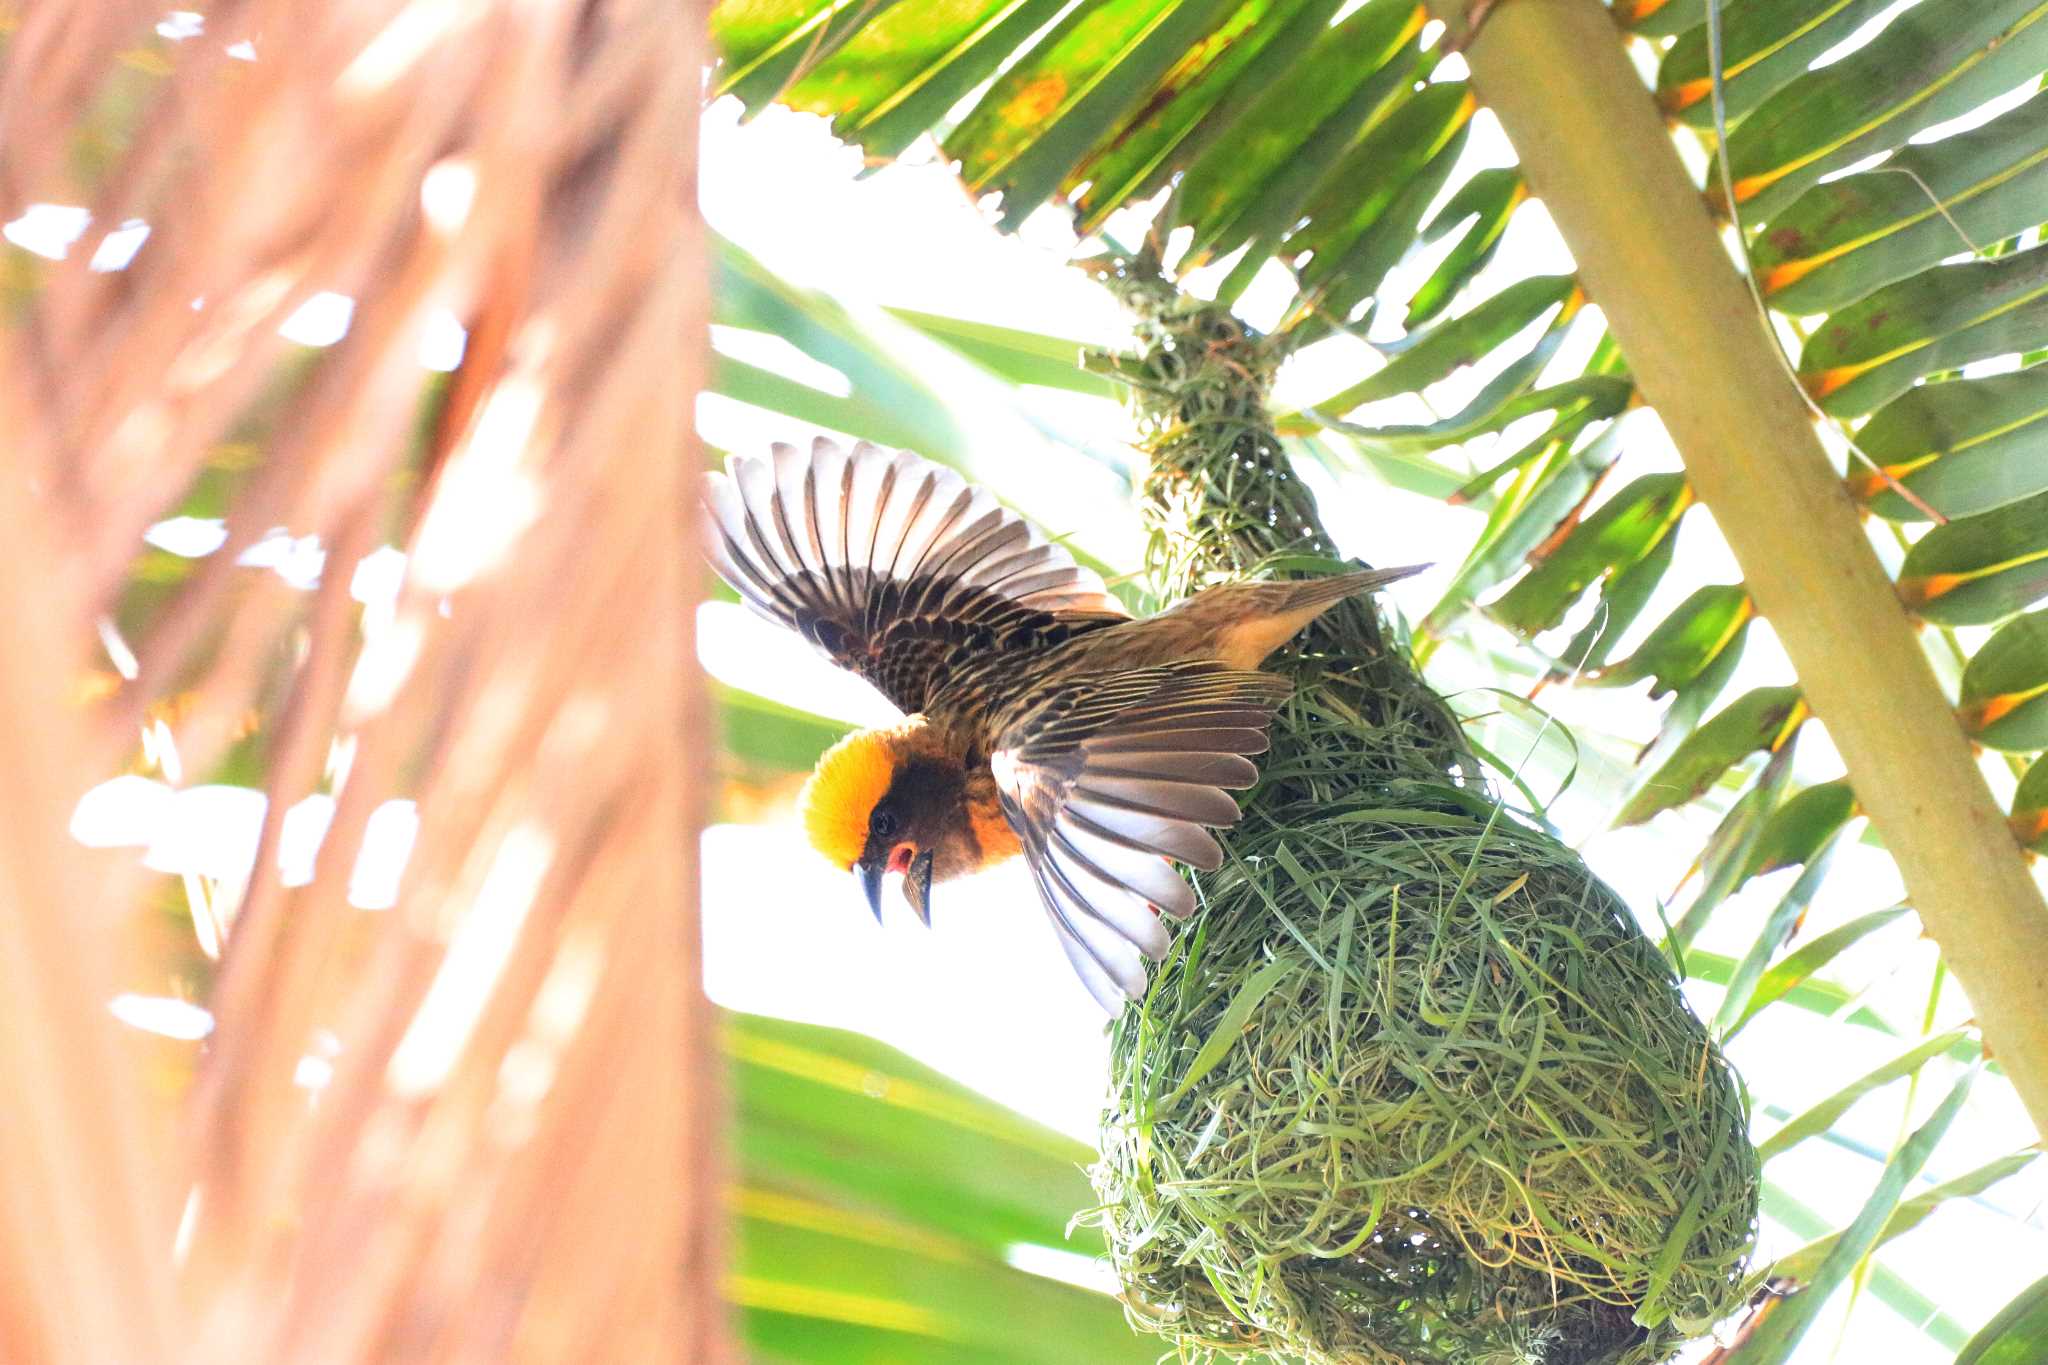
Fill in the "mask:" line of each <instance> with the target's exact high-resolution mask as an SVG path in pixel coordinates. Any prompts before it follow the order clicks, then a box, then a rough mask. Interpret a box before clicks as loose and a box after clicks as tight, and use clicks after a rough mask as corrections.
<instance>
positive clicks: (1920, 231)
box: [1749, 93, 2048, 314]
mask: <svg viewBox="0 0 2048 1365" xmlns="http://www.w3.org/2000/svg"><path fill="white" fill-rule="evenodd" d="M2044 119H2048V93H2042V94H2037V95H2035V96H2034V97H2033V98H2032V99H2030V100H2028V101H2027V102H2026V103H2024V104H2022V105H2020V106H2019V107H2018V108H2016V109H2012V110H2009V111H2008V112H2006V113H2005V114H2002V115H2000V116H1999V117H1998V118H1996V119H1993V120H1992V121H1991V122H1990V123H1987V124H1985V125H1984V126H1983V127H1981V128H1973V129H1971V130H1970V131H1969V132H1966V133H1960V134H1958V135H1956V136H1955V137H1951V138H1944V139H1942V140H1941V141H1940V142H1935V143H1930V144H1928V145H1926V146H1918V147H1903V148H1901V149H1900V150H1899V151H1898V153H1897V154H1896V155H1894V156H1893V157H1892V158H1891V159H1890V160H1888V161H1886V162H1885V163H1884V164H1883V165H1882V166H1879V167H1876V168H1875V169H1872V170H1868V171H1864V172H1862V173H1861V174H1858V175H1851V176H1845V177H1843V178H1842V179H1840V180H1835V181H1830V182H1829V183H1828V184H1825V185H1815V186H1814V187H1813V188H1812V189H1810V190H1808V191H1807V192H1806V193H1805V194H1803V195H1801V196H1800V197H1799V198H1798V199H1797V200H1796V201H1795V202H1794V203H1793V204H1792V205H1791V206H1790V207H1789V208H1787V209H1786V210H1785V211H1784V212H1783V213H1780V214H1777V215H1776V216H1775V217H1773V218H1772V219H1771V221H1770V223H1769V225H1768V226H1767V227H1766V228H1765V229H1764V231H1763V232H1762V233H1761V234H1760V235H1759V236H1758V238H1757V241H1756V243H1755V245H1754V246H1752V247H1751V248H1750V253H1749V260H1750V268H1751V269H1752V270H1754V271H1755V272H1756V278H1757V283H1758V284H1759V285H1760V286H1761V287H1762V288H1763V291H1764V294H1765V296H1766V297H1768V298H1769V299H1770V301H1771V304H1772V306H1773V307H1776V308H1779V309H1781V310H1783V311H1784V312H1787V313H1794V314H1803V313H1825V312H1830V311H1832V310H1834V309H1837V308H1840V307H1843V306H1844V305H1846V304H1849V303H1853V302H1854V301H1855V300H1857V299H1859V298H1862V297H1864V296H1865V295H1867V294H1869V293H1871V292H1872V291H1873V290H1876V289H1880V288H1882V287H1883V286H1885V285H1888V284H1892V283H1894V282H1896V281H1898V280H1902V279H1906V278H1907V277H1909V276H1911V275H1913V274H1915V273H1917V272H1919V271H1922V270H1926V269H1928V268H1930V267H1932V266H1934V265H1935V264H1937V263H1939V262H1941V261H1943V260H1946V259H1947V258H1949V257H1951V256H1954V255H1955V254H1956V253H1957V252H1962V251H1975V250H1978V249H1981V248H1984V247H1988V246H1990V245H1992V244H1993V243H1995V242H2000V241H2003V240H2005V239H2006V238H2008V237H2012V236H2014V235H2016V234H2017V233H2020V232H2023V231H2025V230H2026V229H2027V228H2030V227H2032V226H2034V225H2035V224H2036V223H2038V222H2040V221H2041V219H2042V217H2043V216H2044V212H2048V211H2044V209H2043V208H2042V205H2043V204H2048V138H2044V137H2043V136H2042V126H2043V120H2044Z"/></svg>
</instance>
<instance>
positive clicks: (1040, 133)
mask: <svg viewBox="0 0 2048 1365" xmlns="http://www.w3.org/2000/svg"><path fill="white" fill-rule="evenodd" d="M1236 5H1237V0H1179V3H1173V0H1167V3H1163V4H1162V3H1159V0H1106V3H1101V4H1095V5H1082V6H1079V7H1077V8H1076V9H1075V10H1074V11H1073V12H1072V13H1071V14H1070V15H1069V16H1068V18H1067V20H1066V21H1065V22H1064V23H1063V24H1062V25H1061V27H1060V29H1059V30H1058V31H1056V32H1055V33H1054V34H1053V36H1052V37H1050V38H1048V39H1047V40H1046V41H1045V42H1043V43H1041V44H1039V45H1038V46H1037V47H1035V48H1033V49H1032V50H1031V52H1030V53H1029V54H1028V55H1026V57H1025V58H1024V60H1023V61H1021V62H1019V63H1018V64H1017V65H1016V66H1014V67H1012V68H1011V69H1010V70H1009V71H1007V72H1005V73H1004V74H1003V75H1002V76H1000V77H998V78H997V80H996V83H995V84H994V85H993V86H992V87H991V88H990V89H989V92H988V94H987V95H985V96H983V98H982V100H981V102H980V103H979V104H977V105H976V106H975V107H974V111H973V112H972V113H970V114H969V115H968V116H967V118H966V120H965V121H964V122H962V123H961V125H960V127H959V128H957V129H955V130H954V131H953V132H952V133H951V134H949V135H948V136H947V138H946V140H945V142H944V143H943V150H944V152H945V154H946V155H948V156H955V157H958V158H960V177H961V179H962V180H964V181H965V182H966V183H967V188H968V190H969V191H970V192H971V193H975V194H986V193H990V192H998V193H1000V194H1001V195H1002V197H1003V213H1002V223H1001V226H1002V228H1003V229H1004V231H1014V230H1015V229H1016V228H1017V226H1018V225H1019V224H1021V223H1022V222H1023V221H1024V220H1025V218H1027V217H1029V216H1030V214H1031V211H1032V210H1033V209H1035V208H1037V207H1038V206H1039V205H1040V204H1042V203H1044V202H1045V201H1046V200H1047V199H1048V198H1050V197H1051V196H1052V194H1053V192H1054V191H1055V190H1056V189H1058V188H1059V186H1060V184H1061V182H1062V181H1064V180H1065V179H1066V178H1067V175H1068V173H1069V172H1070V171H1072V170H1073V169H1074V167H1076V166H1078V165H1079V164H1080V163H1081V160H1082V158H1084V157H1085V156H1086V155H1087V154H1088V151H1089V149H1090V148H1092V147H1094V146H1096V145H1097V144H1098V143H1100V142H1102V141H1103V140H1104V139H1105V138H1107V137H1109V136H1111V135H1113V133H1114V130H1115V129H1116V127H1117V126H1118V124H1119V122H1120V121H1121V120H1122V118H1123V117H1124V116H1125V115H1126V114H1129V113H1131V112H1132V111H1133V110H1135V109H1137V108H1138V107H1139V106H1140V105H1141V103H1142V102H1143V101H1144V99H1145V96H1146V93H1147V92H1148V91H1150V90H1151V89H1152V88H1153V87H1154V86H1155V85H1157V83H1158V82H1159V80H1160V78H1161V77H1163V76H1164V75H1166V73H1167V72H1168V71H1170V70H1172V69H1173V65H1174V63H1175V62H1177V61H1179V60H1180V59H1181V57H1182V56H1183V55H1184V54H1185V53H1186V52H1187V50H1188V49H1189V48H1190V47H1192V46H1193V45H1194V44H1195V43H1196V42H1197V41H1198V40H1199V39H1200V38H1201V37H1202V35H1203V34H1205V33H1207V32H1208V31H1209V30H1210V29H1211V28H1213V27H1214V26H1215V25H1217V24H1218V23H1221V22H1222V21H1223V19H1224V18H1225V16H1226V15H1228V14H1229V13H1230V12H1231V10H1232V9H1234V8H1235V7H1236Z"/></svg>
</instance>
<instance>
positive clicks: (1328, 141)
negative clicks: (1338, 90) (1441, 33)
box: [1196, 51, 1434, 304]
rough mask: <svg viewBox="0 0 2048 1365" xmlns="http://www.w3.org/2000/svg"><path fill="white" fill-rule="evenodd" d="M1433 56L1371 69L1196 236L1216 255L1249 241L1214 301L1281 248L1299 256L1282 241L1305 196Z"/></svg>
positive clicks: (1229, 296)
mask: <svg viewBox="0 0 2048 1365" xmlns="http://www.w3.org/2000/svg"><path fill="white" fill-rule="evenodd" d="M1433 60H1434V59H1433V58H1431V57H1425V56H1424V55H1423V54H1422V53H1421V52H1419V51H1417V52H1412V53H1410V52H1404V53H1402V54H1401V55H1399V56H1396V57H1395V58H1394V59H1393V60H1391V61H1389V62H1388V63H1387V64H1386V65H1385V66H1382V67H1381V68H1380V69H1379V70H1378V71H1375V72H1374V73H1373V74H1372V76H1371V78H1370V79H1368V80H1366V81H1365V82H1364V83H1362V84H1361V85H1360V86H1359V87H1358V88H1357V89H1356V90H1354V91H1352V93H1351V98H1350V99H1348V100H1346V101H1344V103H1343V104H1342V105H1340V106H1338V109H1337V111H1336V112H1335V113H1333V114H1331V115H1330V117H1329V118H1327V119H1325V120H1323V123H1322V125H1321V126H1320V127H1318V128H1317V129H1316V130H1315V131H1314V132H1313V133H1311V134H1310V135H1309V139H1308V141H1306V142H1304V143H1303V144H1302V145H1301V146H1300V148H1298V149H1297V150H1296V151H1295V153H1294V155H1293V156H1292V157H1290V158H1289V159H1288V160H1287V162H1286V163H1285V164H1283V165H1282V166H1281V167H1280V168H1279V170H1278V171H1276V172H1275V173H1274V174H1273V175H1272V176H1270V177H1268V178H1267V179H1266V181H1265V182H1264V183H1263V184H1261V185H1259V186H1258V187H1257V192H1256V193H1255V194H1253V195H1252V196H1251V197H1250V198H1249V199H1248V200H1247V201H1246V202H1245V204H1244V206H1243V208H1242V209H1241V210H1240V211H1239V212H1238V213H1237V215H1236V216H1235V217H1234V218H1232V219H1231V220H1230V221H1229V222H1228V223H1227V224H1225V225H1220V226H1218V227H1217V228H1216V230H1215V232H1214V233H1213V235H1211V236H1209V237H1208V238H1206V239H1204V238H1201V237H1199V236H1198V237H1197V239H1196V244H1197V245H1198V246H1200V247H1202V248H1203V249H1204V250H1206V251H1209V252H1212V253H1215V254H1219V255H1220V254H1227V253H1229V252H1231V251H1234V250H1236V249H1237V247H1238V246H1239V245H1240V244H1245V243H1249V249H1247V250H1246V251H1245V253H1244V254H1243V255H1242V256H1241V257H1239V258H1238V261H1237V263H1236V264H1235V265H1233V266H1232V267H1231V268H1230V273H1229V274H1228V275H1226V276H1225V277H1224V279H1223V282H1222V283H1221V284H1219V285H1217V286H1216V299H1217V301H1218V302H1220V303H1224V304H1231V303H1235V302H1236V301H1237V299H1238V296H1239V295H1241V294H1242V293H1243V292H1244V290H1245V288H1246V286H1248V285H1249V284H1250V283H1251V281H1252V277H1253V276H1254V275H1255V274H1257V273H1258V271H1259V269H1260V267H1262V266H1264V265H1265V263H1266V262H1267V261H1269V260H1271V259H1272V258H1273V255H1274V253H1275V252H1276V251H1284V252H1285V254H1286V255H1288V256H1289V257H1294V256H1297V255H1298V253H1297V252H1295V251H1294V250H1292V248H1291V247H1282V245H1281V243H1282V239H1283V238H1285V237H1286V236H1288V235H1289V234H1290V233H1292V232H1294V231H1295V230H1296V229H1297V228H1298V227H1299V226H1300V225H1301V223H1302V221H1303V216H1304V215H1303V207H1304V206H1305V205H1306V204H1307V203H1308V200H1309V197H1310V196H1311V195H1313V194H1314V193H1315V192H1316V190H1317V188H1318V187H1319V186H1321V185H1323V184H1324V183H1326V182H1328V181H1330V180H1331V179H1332V174H1333V173H1332V167H1333V166H1334V164H1335V163H1336V162H1337V161H1338V160H1339V159H1340V158H1341V157H1342V156H1343V154H1344V151H1345V149H1346V148H1348V147H1353V146H1356V145H1357V144H1358V142H1359V141H1360V139H1361V137H1362V135H1364V134H1365V133H1366V132H1367V130H1369V129H1371V128H1373V127H1375V126H1376V125H1378V124H1380V123H1382V122H1384V121H1385V120H1386V119H1387V118H1388V117H1389V115H1390V112H1391V111H1393V110H1396V109H1399V108H1400V107H1401V106H1402V105H1404V104H1407V103H1408V102H1409V101H1410V100H1412V99H1413V98H1414V95H1415V84H1416V80H1417V78H1418V77H1419V76H1421V75H1423V74H1426V68H1427V66H1428V65H1429V64H1430V63H1431V62H1432V61H1433ZM1338 183H1340V184H1341V183H1343V182H1342V181H1341V180H1340V181H1339V182H1338ZM1346 188H1351V186H1348V185H1347V186H1346Z"/></svg>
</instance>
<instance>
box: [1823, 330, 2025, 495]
mask: <svg viewBox="0 0 2048 1365" xmlns="http://www.w3.org/2000/svg"><path fill="white" fill-rule="evenodd" d="M1856 444H1857V445H1858V446H1860V447H1862V449H1863V452H1864V454H1866V455H1868V456H1869V457H1870V458H1871V459H1872V460H1874V461H1875V462H1876V463H1877V464H1879V465H1881V466H1882V467H1883V468H1885V469H1886V470H1888V471H1890V473H1891V475H1892V477H1893V478H1895V479H1898V480H1899V481H1900V482H1902V483H1904V484H1905V485H1906V487H1907V488H1909V489H1911V490H1912V491H1913V494H1914V495H1915V496H1916V497H1918V498H1920V499H1921V500H1923V501H1924V502H1926V503H1927V504H1928V505H1929V506H1931V507H1933V508H1934V509H1935V510H1936V511H1938V512H1940V513H1941V514H1942V515H1943V516H1946V517H1951V518H1954V517H1972V516H1976V515H1977V514H1978V513H1980V512H1988V511H1990V510H1991V509H1992V508H1994V507H2003V506H2004V505H2005V504H2007V503H2009V502H2018V501H2019V500H2020V499H2021V498H2026V497H2031V496H2032V495H2034V494H2036V493H2040V492H2043V491H2048V458H2043V456H2042V453H2041V452H2042V450H2043V449H2044V448H2048V366H2041V367H2036V368H2034V369H2031V370H2015V371H2014V372H2012V373H2011V374H1994V375H1986V376H1985V377H1984V378H1982V379H1951V380H1947V381H1945V382H1943V383H1938V384H1922V385H1920V386H1919V387H1917V388H1912V389H1908V390H1907V391H1906V392H1905V393H1902V394H1900V395H1899V396H1898V397H1897V398H1895V399H1893V400H1892V401H1891V402H1889V403H1887V404H1885V406H1884V407H1882V408H1880V409H1878V411H1877V413H1876V415H1874V416H1873V417H1872V418H1871V419H1870V420H1869V421H1868V422H1866V423H1865V424H1864V425H1863V427H1862V428H1861V429H1860V430H1859V431H1858V432H1857V433H1856ZM1849 488H1850V492H1851V493H1853V494H1854V495H1855V496H1856V497H1859V498H1863V499H1867V500H1868V502H1869V504H1870V510H1871V511H1873V512H1875V513H1877V514H1878V515H1879V516H1881V517H1890V518H1892V519H1894V520H1898V521H1920V520H1924V519H1925V514H1924V513H1922V512H1921V511H1920V510H1919V509H1917V508H1915V507H1914V506H1913V505H1912V504H1911V503H1909V502H1907V501H1906V500H1905V499H1904V498H1902V497H1900V496H1899V495H1898V494H1897V493H1895V492H1893V491H1892V490H1891V488H1890V486H1889V485H1887V484H1886V483H1885V482H1884V480H1883V479H1882V478H1880V477H1879V476H1878V475H1877V474H1875V473H1873V472H1871V471H1869V470H1867V469H1864V468H1862V467H1861V466H1857V467H1855V468H1852V469H1851V470H1850V473H1849Z"/></svg>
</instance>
